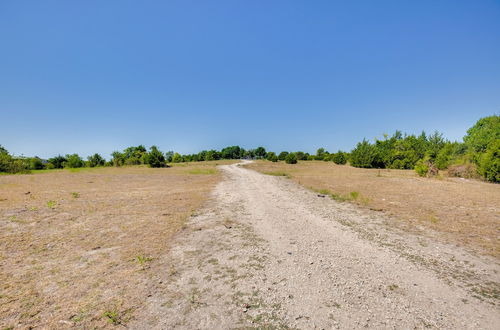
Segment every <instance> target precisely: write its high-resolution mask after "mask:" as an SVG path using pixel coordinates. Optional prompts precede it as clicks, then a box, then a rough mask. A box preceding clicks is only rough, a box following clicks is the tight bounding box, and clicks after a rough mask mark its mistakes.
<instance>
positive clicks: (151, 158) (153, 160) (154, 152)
mask: <svg viewBox="0 0 500 330" xmlns="http://www.w3.org/2000/svg"><path fill="white" fill-rule="evenodd" d="M145 162H146V164H148V165H149V166H150V167H165V166H167V164H166V163H165V156H164V155H163V153H162V152H161V151H160V150H158V148H157V147H156V146H152V147H151V148H150V151H149V153H148V154H147V155H146V157H145Z"/></svg>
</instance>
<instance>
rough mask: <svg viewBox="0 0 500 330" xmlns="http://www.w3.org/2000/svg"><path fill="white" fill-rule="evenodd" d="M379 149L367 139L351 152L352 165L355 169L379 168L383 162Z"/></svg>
mask: <svg viewBox="0 0 500 330" xmlns="http://www.w3.org/2000/svg"><path fill="white" fill-rule="evenodd" d="M379 159H380V157H379V154H378V150H377V148H376V147H375V146H374V145H372V144H370V142H368V141H367V140H366V139H363V141H362V142H359V143H358V144H357V145H356V148H354V150H353V151H352V152H351V165H352V166H354V167H365V168H371V167H377V165H379V164H380V163H381V162H380V161H379Z"/></svg>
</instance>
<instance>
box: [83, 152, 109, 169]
mask: <svg viewBox="0 0 500 330" xmlns="http://www.w3.org/2000/svg"><path fill="white" fill-rule="evenodd" d="M104 163H106V161H105V160H104V158H102V156H101V155H99V154H93V155H92V156H88V157H87V164H88V166H89V167H96V166H104Z"/></svg>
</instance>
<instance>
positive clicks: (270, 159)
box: [266, 151, 278, 161]
mask: <svg viewBox="0 0 500 330" xmlns="http://www.w3.org/2000/svg"><path fill="white" fill-rule="evenodd" d="M274 158H276V161H277V160H278V156H276V154H275V153H274V152H272V151H269V152H268V153H267V154H266V159H267V160H269V161H272V160H273V159H274Z"/></svg>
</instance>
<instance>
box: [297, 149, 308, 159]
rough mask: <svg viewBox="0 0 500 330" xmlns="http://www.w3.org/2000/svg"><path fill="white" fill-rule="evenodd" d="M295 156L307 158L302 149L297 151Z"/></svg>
mask: <svg viewBox="0 0 500 330" xmlns="http://www.w3.org/2000/svg"><path fill="white" fill-rule="evenodd" d="M295 156H296V157H297V160H307V156H308V154H307V153H305V152H303V151H297V152H296V153H295Z"/></svg>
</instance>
